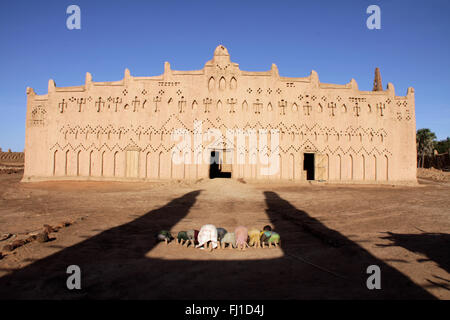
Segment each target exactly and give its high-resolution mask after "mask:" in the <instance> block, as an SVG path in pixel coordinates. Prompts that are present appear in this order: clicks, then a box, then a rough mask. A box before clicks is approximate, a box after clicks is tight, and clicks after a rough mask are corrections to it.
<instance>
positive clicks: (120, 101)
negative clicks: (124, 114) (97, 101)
mask: <svg viewBox="0 0 450 320" xmlns="http://www.w3.org/2000/svg"><path fill="white" fill-rule="evenodd" d="M112 103H114V104H115V105H116V108H115V112H117V105H118V104H119V103H122V98H119V97H116V98H115V99H114V98H113V100H112Z"/></svg>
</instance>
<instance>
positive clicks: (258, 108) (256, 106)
mask: <svg viewBox="0 0 450 320" xmlns="http://www.w3.org/2000/svg"><path fill="white" fill-rule="evenodd" d="M253 105H254V106H255V114H260V113H261V111H260V107H261V106H262V103H261V102H259V99H256V102H254V103H253Z"/></svg>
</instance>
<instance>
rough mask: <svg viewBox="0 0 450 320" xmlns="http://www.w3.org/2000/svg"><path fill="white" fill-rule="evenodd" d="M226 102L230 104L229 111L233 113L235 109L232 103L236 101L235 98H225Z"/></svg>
mask: <svg viewBox="0 0 450 320" xmlns="http://www.w3.org/2000/svg"><path fill="white" fill-rule="evenodd" d="M227 103H228V104H229V105H230V113H235V112H236V110H234V105H235V104H236V103H237V100H236V99H234V98H231V99H227Z"/></svg>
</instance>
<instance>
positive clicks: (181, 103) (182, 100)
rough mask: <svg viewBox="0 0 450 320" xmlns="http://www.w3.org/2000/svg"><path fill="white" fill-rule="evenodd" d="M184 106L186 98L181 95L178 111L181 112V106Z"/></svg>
mask: <svg viewBox="0 0 450 320" xmlns="http://www.w3.org/2000/svg"><path fill="white" fill-rule="evenodd" d="M184 106H186V100H185V99H184V96H181V99H180V101H178V112H179V113H183V107H184Z"/></svg>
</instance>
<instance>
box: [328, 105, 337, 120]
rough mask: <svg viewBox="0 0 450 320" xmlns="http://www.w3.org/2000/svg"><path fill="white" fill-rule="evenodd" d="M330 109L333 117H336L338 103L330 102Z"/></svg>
mask: <svg viewBox="0 0 450 320" xmlns="http://www.w3.org/2000/svg"><path fill="white" fill-rule="evenodd" d="M328 109H331V116H332V117H334V109H336V103H334V102H330V103H329V104H328Z"/></svg>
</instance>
